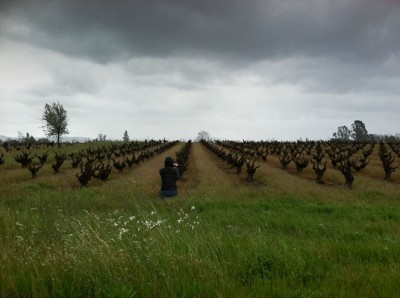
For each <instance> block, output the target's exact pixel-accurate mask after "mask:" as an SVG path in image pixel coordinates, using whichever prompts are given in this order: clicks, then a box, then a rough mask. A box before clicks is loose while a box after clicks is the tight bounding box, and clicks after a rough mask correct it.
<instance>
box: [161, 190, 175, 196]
mask: <svg viewBox="0 0 400 298" xmlns="http://www.w3.org/2000/svg"><path fill="white" fill-rule="evenodd" d="M177 195H178V191H177V190H176V189H162V190H160V197H161V198H169V197H176V196H177Z"/></svg>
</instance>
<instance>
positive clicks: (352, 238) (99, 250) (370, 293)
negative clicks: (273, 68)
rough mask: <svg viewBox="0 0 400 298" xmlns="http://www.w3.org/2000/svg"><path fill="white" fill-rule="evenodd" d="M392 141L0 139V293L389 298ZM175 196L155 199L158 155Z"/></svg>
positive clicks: (393, 284)
mask: <svg viewBox="0 0 400 298" xmlns="http://www.w3.org/2000/svg"><path fill="white" fill-rule="evenodd" d="M399 153H400V144H398V143H352V142H322V141H315V142H314V141H310V142H301V141H298V142H275V141H270V142H266V141H260V142H253V141H243V142H237V141H230V140H218V141H202V142H193V143H192V142H190V141H189V142H178V141H166V140H148V141H144V142H138V141H133V142H92V143H87V144H63V145H62V146H61V147H60V148H56V147H51V146H47V145H31V146H15V145H14V146H11V145H8V144H5V146H2V147H0V226H1V227H2V228H1V230H0V259H1V264H0V266H1V268H0V297H48V296H50V297H53V296H54V297H60V296H62V297H64V296H65V297H72V296H73V297H76V296H78V297H83V296H84V297H87V296H90V297H93V296H99V297H182V296H185V297H216V296H217V297H232V296H233V297H249V296H252V297H394V296H396V293H399V292H400V285H399V283H398V280H399V279H400V229H399V227H400V215H399V214H400V168H399V164H400V156H399ZM167 156H171V157H172V158H173V159H174V160H176V161H177V163H178V164H179V171H180V175H181V177H182V179H181V180H180V181H178V197H176V198H173V199H167V200H162V199H160V198H159V196H158V192H159V188H160V182H161V181H160V175H159V173H158V170H159V169H160V168H161V167H163V164H164V159H165V158H166V157H167Z"/></svg>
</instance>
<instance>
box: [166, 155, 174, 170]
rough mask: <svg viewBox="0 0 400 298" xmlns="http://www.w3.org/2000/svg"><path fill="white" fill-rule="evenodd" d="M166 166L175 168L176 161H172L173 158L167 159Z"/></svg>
mask: <svg viewBox="0 0 400 298" xmlns="http://www.w3.org/2000/svg"><path fill="white" fill-rule="evenodd" d="M164 164H165V166H166V167H173V166H174V160H173V159H172V157H169V156H168V157H167V158H166V159H165V161H164Z"/></svg>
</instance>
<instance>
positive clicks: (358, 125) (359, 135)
mask: <svg viewBox="0 0 400 298" xmlns="http://www.w3.org/2000/svg"><path fill="white" fill-rule="evenodd" d="M351 128H352V129H353V131H352V134H351V137H352V139H353V140H354V141H356V142H365V141H368V139H369V136H368V131H367V129H366V128H365V124H364V123H363V122H362V121H361V120H356V121H354V123H353V124H352V125H351Z"/></svg>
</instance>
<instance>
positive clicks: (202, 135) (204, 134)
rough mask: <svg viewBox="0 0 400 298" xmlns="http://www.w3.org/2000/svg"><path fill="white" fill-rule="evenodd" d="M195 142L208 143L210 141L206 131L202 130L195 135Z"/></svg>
mask: <svg viewBox="0 0 400 298" xmlns="http://www.w3.org/2000/svg"><path fill="white" fill-rule="evenodd" d="M196 140H197V141H209V140H211V136H210V134H209V133H208V132H207V131H205V130H202V131H200V132H199V133H198V134H197V138H196Z"/></svg>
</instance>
